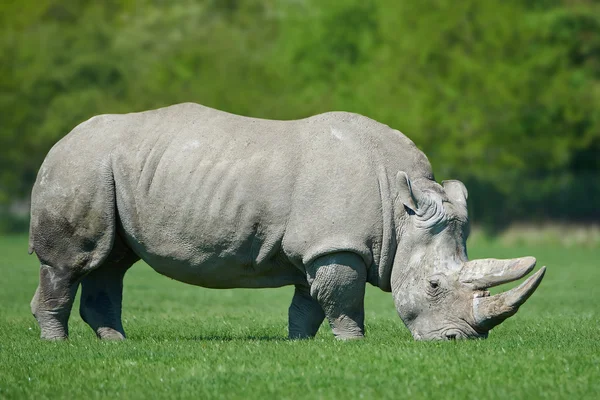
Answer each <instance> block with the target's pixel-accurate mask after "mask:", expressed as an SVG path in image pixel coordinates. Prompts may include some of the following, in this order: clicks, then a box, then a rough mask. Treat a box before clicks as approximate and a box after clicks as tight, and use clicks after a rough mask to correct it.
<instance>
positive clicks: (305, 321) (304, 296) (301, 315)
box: [289, 285, 325, 339]
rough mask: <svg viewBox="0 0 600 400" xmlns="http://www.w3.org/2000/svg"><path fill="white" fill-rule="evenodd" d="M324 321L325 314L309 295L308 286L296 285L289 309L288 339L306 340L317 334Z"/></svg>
mask: <svg viewBox="0 0 600 400" xmlns="http://www.w3.org/2000/svg"><path fill="white" fill-rule="evenodd" d="M324 319H325V312H324V311H323V308H322V307H321V305H320V304H319V302H318V301H317V300H315V299H314V298H313V297H312V296H311V295H310V289H309V288H308V286H302V285H296V290H295V292H294V297H293V298H292V304H291V305H290V309H289V338H290V339H308V338H313V337H315V335H316V334H317V331H318V330H319V327H320V326H321V324H322V323H323V320H324Z"/></svg>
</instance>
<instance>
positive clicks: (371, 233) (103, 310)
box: [30, 103, 544, 339]
mask: <svg viewBox="0 0 600 400" xmlns="http://www.w3.org/2000/svg"><path fill="white" fill-rule="evenodd" d="M466 199H467V190H466V189H465V187H464V185H463V184H462V183H460V182H459V181H445V182H442V184H441V185H439V184H438V183H436V182H435V181H434V178H433V173H432V171H431V166H430V164H429V161H428V160H427V157H425V155H424V154H423V153H422V152H421V151H419V150H418V149H417V147H416V146H415V145H414V143H413V142H412V141H411V140H409V139H408V138H407V137H406V136H404V135H403V134H402V133H400V132H399V131H397V130H394V129H391V128H390V127H388V126H386V125H383V124H380V123H378V122H376V121H373V120H371V119H369V118H366V117H363V116H361V115H357V114H351V113H345V112H331V113H326V114H321V115H316V116H314V117H310V118H306V119H301V120H295V121H269V120H263V119H257V118H247V117H241V116H237V115H232V114H229V113H226V112H222V111H217V110H214V109H211V108H208V107H204V106H201V105H197V104H189V103H188V104H180V105H175V106H172V107H166V108H161V109H158V110H154V111H147V112H141V113H134V114H126V115H102V116H97V117H94V118H92V119H90V120H88V121H86V122H84V123H82V124H80V125H79V126H77V127H76V128H75V129H74V130H73V131H72V132H71V133H69V134H68V135H67V136H65V137H64V138H63V139H62V140H61V141H59V142H58V143H57V144H56V145H55V146H54V147H53V148H52V150H51V151H50V152H49V153H48V156H47V157H46V159H45V161H44V163H43V165H42V167H41V168H40V171H39V174H38V177H37V180H36V183H35V186H34V187H33V193H32V205H31V227H30V252H35V253H36V254H37V256H38V258H39V260H40V262H41V268H40V284H39V287H38V289H37V291H36V293H35V296H34V298H33V300H32V302H31V308H32V312H33V314H34V316H35V317H36V319H37V321H38V323H39V325H40V328H41V337H42V338H44V339H62V338H66V337H67V335H68V327H67V322H68V319H69V314H70V312H71V307H72V304H73V299H74V297H75V294H76V292H77V288H78V286H79V284H81V286H82V295H81V309H80V313H81V316H82V317H83V319H84V320H85V321H86V322H87V323H88V324H89V325H90V326H91V327H92V329H93V330H94V331H95V332H96V334H97V335H98V336H99V337H100V338H103V339H122V338H124V336H125V334H124V331H123V326H122V324H121V300H122V291H123V276H124V274H125V272H126V271H127V269H128V268H129V267H130V266H131V265H132V264H133V263H134V262H136V261H137V260H139V259H142V260H144V261H145V262H147V263H148V264H149V265H151V266H152V268H154V269H155V270H156V271H158V272H159V273H161V274H163V275H166V276H168V277H171V278H173V279H176V280H179V281H182V282H187V283H190V284H193V285H199V286H204V287H209V288H266V287H279V286H284V285H295V293H294V297H293V299H292V304H291V306H290V309H289V336H290V337H291V338H305V337H312V336H314V335H315V334H316V332H317V330H318V328H319V326H320V325H321V323H322V321H323V319H324V318H325V317H327V319H328V321H329V324H330V325H331V327H332V329H333V333H334V334H335V335H336V337H338V338H344V339H347V338H360V337H362V336H363V334H364V306H363V304H364V295H365V285H366V283H367V282H369V283H370V284H372V285H375V286H378V287H379V288H381V289H382V290H384V291H387V292H390V291H391V292H392V293H393V296H394V300H395V304H396V308H397V311H398V314H399V315H400V317H401V318H402V320H403V321H404V323H405V324H406V326H407V327H408V328H409V330H410V331H411V333H412V335H413V337H414V338H415V339H448V338H479V337H485V336H487V332H488V331H489V330H490V329H491V328H492V327H494V326H495V325H497V324H499V323H500V322H502V321H503V320H504V319H506V318H508V317H509V316H511V315H513V314H514V313H515V312H516V311H517V309H518V308H519V306H520V305H521V304H522V303H523V302H524V301H525V300H526V299H527V298H528V297H529V296H530V295H531V294H532V293H533V291H534V290H535V289H536V288H537V286H538V285H539V283H540V281H541V280H542V277H543V274H544V268H542V269H540V270H539V271H538V272H537V273H536V274H534V275H533V276H531V277H530V278H529V279H528V280H526V281H525V282H524V283H523V284H522V285H521V286H519V287H517V288H515V289H513V290H510V291H508V292H505V293H503V294H499V295H496V296H491V297H490V296H489V293H488V292H486V291H485V289H486V288H488V287H491V286H495V285H498V284H501V283H504V282H509V281H513V280H516V279H519V278H521V277H523V276H524V275H526V274H528V273H529V272H530V271H531V270H532V268H533V267H534V264H535V259H534V258H532V257H525V258H520V259H514V260H493V259H485V260H476V261H468V260H467V252H466V248H465V241H466V239H467V235H468V219H467V208H466Z"/></svg>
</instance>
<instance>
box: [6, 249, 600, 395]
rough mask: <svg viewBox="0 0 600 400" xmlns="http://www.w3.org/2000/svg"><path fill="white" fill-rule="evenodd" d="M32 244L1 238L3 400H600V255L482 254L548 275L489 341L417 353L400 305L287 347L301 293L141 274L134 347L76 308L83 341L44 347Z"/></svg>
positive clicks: (387, 304) (136, 285)
mask: <svg viewBox="0 0 600 400" xmlns="http://www.w3.org/2000/svg"><path fill="white" fill-rule="evenodd" d="M26 251H27V239H26V238H25V237H4V238H0V279H1V286H0V398H8V399H11V398H35V399H43V398H52V399H56V398H105V397H123V398H140V399H143V398H198V399H205V398H244V399H247V398H308V399H313V398H343V397H346V398H433V397H435V398H439V399H452V398H472V399H475V398H477V399H479V398H486V399H490V398H491V399H515V398H526V399H532V398H569V399H582V398H597V396H598V394H599V393H600V351H599V348H600V346H599V343H600V323H599V317H600V291H599V289H598V284H599V283H600V265H599V264H598V261H599V260H600V250H599V249H589V248H588V249H583V248H582V249H568V250H565V249H563V248H559V247H548V248H544V247H525V246H523V247H511V248H507V247H502V246H501V245H499V244H494V243H492V242H482V243H477V245H476V246H475V245H474V246H471V248H470V254H471V257H472V258H476V257H514V256H520V255H534V256H536V257H537V258H538V263H539V265H548V272H547V274H546V277H545V279H544V282H543V283H542V285H541V286H540V288H539V289H538V291H537V293H536V294H535V295H534V296H533V297H532V298H531V299H530V300H529V301H528V302H527V304H526V305H525V306H523V308H522V309H521V311H519V313H518V314H517V315H516V316H515V317H513V318H511V319H509V320H507V321H506V322H505V323H504V324H502V325H500V326H499V327H498V328H496V329H495V330H493V331H492V333H491V334H490V338H489V339H488V340H480V341H457V342H443V343H441V342H438V343H419V342H414V341H413V340H412V339H411V337H410V335H409V333H408V330H407V329H406V328H405V327H404V326H403V325H402V323H401V321H400V319H399V318H398V317H397V315H396V312H395V310H394V307H393V304H392V299H391V295H389V294H387V293H383V292H381V291H379V290H378V289H375V288H372V287H369V289H368V292H367V300H366V309H367V338H366V339H365V340H362V341H356V342H339V341H336V340H334V339H333V337H332V334H331V331H330V329H329V327H328V326H326V325H324V326H323V327H322V328H321V331H320V332H319V334H318V336H317V338H316V339H314V340H307V341H288V340H286V334H287V332H286V329H287V308H288V305H289V302H290V300H291V296H292V289H291V288H289V287H288V288H281V289H268V290H209V289H203V288H198V287H193V286H189V285H185V284H183V283H179V282H175V281H172V280H170V279H168V278H165V277H163V276H160V275H158V274H157V273H155V272H154V271H152V269H150V268H149V267H148V266H146V265H143V264H138V265H136V266H135V267H134V268H132V270H131V271H130V272H129V273H128V275H127V276H126V278H125V300H124V307H123V310H124V311H123V314H124V325H125V329H126V331H127V333H128V336H129V339H128V340H127V341H125V342H119V343H115V342H101V341H99V340H97V339H96V338H95V335H94V334H93V332H92V331H91V329H90V328H89V327H88V326H87V325H85V324H84V323H83V322H82V321H81V319H80V317H79V315H78V312H77V311H76V310H77V307H78V305H77V304H76V305H75V308H74V312H73V314H72V317H71V321H70V327H71V338H70V340H69V341H66V342H60V343H53V342H50V343H49V342H42V341H40V340H39V339H38V335H39V331H38V327H37V324H36V322H35V320H34V319H33V317H32V316H31V315H30V312H29V301H30V299H31V297H32V295H33V292H34V290H35V287H36V285H37V263H36V261H37V260H36V259H35V256H27V252H26Z"/></svg>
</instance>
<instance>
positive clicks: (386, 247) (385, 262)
mask: <svg viewBox="0 0 600 400" xmlns="http://www.w3.org/2000/svg"><path fill="white" fill-rule="evenodd" d="M378 180H379V197H380V201H381V214H382V233H381V248H380V249H379V260H378V270H377V282H371V283H372V284H374V285H375V286H378V287H379V288H380V289H381V290H383V291H385V292H391V290H392V286H391V276H392V266H393V264H394V255H395V254H396V246H397V240H396V227H395V223H394V199H393V197H392V192H391V190H390V180H389V177H388V174H387V171H386V169H385V167H383V166H382V167H380V168H379V173H378Z"/></svg>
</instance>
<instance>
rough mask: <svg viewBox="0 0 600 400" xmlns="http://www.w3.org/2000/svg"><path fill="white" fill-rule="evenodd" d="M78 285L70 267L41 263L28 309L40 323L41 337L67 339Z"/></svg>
mask: <svg viewBox="0 0 600 400" xmlns="http://www.w3.org/2000/svg"><path fill="white" fill-rule="evenodd" d="M78 286H79V282H78V281H77V279H76V278H75V276H74V274H73V273H72V271H71V270H70V269H63V268H54V267H51V266H49V265H46V264H42V265H41V266H40V284H39V286H38V288H37V290H36V291H35V295H34V296H33V299H32V300H31V312H32V314H33V316H34V317H35V319H36V320H37V321H38V324H39V325H40V329H41V335H40V337H41V338H42V339H47V340H60V339H67V337H68V336H69V327H68V322H69V315H70V314H71V308H72V307H73V301H74V299H75V295H76V294H77V287H78Z"/></svg>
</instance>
